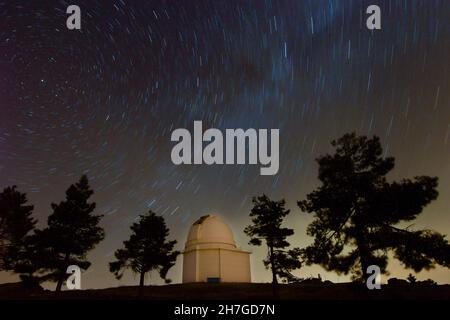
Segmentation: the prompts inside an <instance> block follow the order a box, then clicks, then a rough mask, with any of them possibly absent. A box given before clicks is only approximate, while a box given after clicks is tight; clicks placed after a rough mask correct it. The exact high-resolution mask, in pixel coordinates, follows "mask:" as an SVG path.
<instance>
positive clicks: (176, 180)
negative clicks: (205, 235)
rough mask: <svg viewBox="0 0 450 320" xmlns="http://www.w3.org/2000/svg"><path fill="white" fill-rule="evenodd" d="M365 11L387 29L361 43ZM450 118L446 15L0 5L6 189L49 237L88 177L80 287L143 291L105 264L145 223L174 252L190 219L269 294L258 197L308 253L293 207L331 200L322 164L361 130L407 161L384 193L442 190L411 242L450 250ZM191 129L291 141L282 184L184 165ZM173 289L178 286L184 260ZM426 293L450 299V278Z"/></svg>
mask: <svg viewBox="0 0 450 320" xmlns="http://www.w3.org/2000/svg"><path fill="white" fill-rule="evenodd" d="M70 4H77V5H79V6H80V8H81V30H73V31H70V30H68V29H67V28H66V19H67V17H68V16H69V15H68V14H66V8H67V6H68V5H70ZM371 4H377V5H379V6H380V8H381V15H382V29H381V30H374V31H371V30H368V29H367V28H366V18H367V17H368V15H367V14H366V8H367V6H369V5H371ZM449 101H450V1H448V0H442V1H434V0H424V1H376V0H370V1H350V0H345V1H344V0H342V1H320V0H310V1H301V0H297V1H270V0H266V1H264V0H258V1H256V0H255V1H229V0H227V1H223V0H220V1H197V0H196V1H153V0H152V1H92V0H90V1H70V2H66V1H59V2H58V1H50V2H48V1H18V2H16V3H14V2H13V1H7V2H4V1H1V2H0V188H4V187H6V186H8V185H17V186H18V188H19V190H20V191H22V192H26V193H27V194H28V198H29V200H30V202H31V203H32V204H34V205H35V210H34V214H35V216H36V217H37V218H38V219H39V226H40V227H42V226H44V225H45V223H46V218H47V216H48V215H49V214H50V213H51V208H50V203H51V202H59V201H61V200H63V199H64V192H65V190H66V189H67V187H68V186H69V185H70V184H71V183H74V182H76V181H77V180H78V179H79V177H80V176H81V175H82V174H87V175H88V177H89V179H90V182H91V186H92V187H93V189H94V190H95V195H94V197H93V199H94V200H95V201H96V203H97V209H96V213H99V214H104V215H105V217H104V218H103V220H102V222H101V225H102V226H103V227H104V228H105V232H106V237H105V240H104V241H103V242H101V243H100V244H99V245H98V246H97V247H96V248H95V249H94V250H93V251H92V252H91V253H90V255H89V257H90V260H91V262H92V263H93V265H92V266H91V268H90V269H89V270H88V271H87V272H85V273H83V278H82V287H83V288H91V287H108V286H117V285H124V284H137V282H138V279H137V277H133V276H132V275H131V274H130V273H129V274H128V276H126V277H124V278H123V279H122V280H121V281H117V280H115V279H114V277H113V275H112V274H111V273H109V271H108V266H107V264H108V262H110V261H112V260H113V252H114V251H115V250H116V249H117V248H119V247H121V246H122V241H123V240H125V239H126V238H128V236H129V226H130V224H131V223H133V221H134V220H135V218H136V217H137V216H138V215H139V214H142V213H144V212H145V211H147V210H148V209H151V210H153V211H155V212H156V213H158V214H160V215H163V216H164V218H165V219H166V222H167V224H168V226H169V227H170V229H171V237H172V238H173V239H176V240H178V242H179V243H178V249H182V247H183V246H184V241H185V237H186V235H187V232H188V228H189V225H190V224H191V223H192V222H193V221H194V220H195V219H196V218H198V217H199V216H201V215H204V214H207V213H212V212H215V213H219V214H221V215H222V216H223V217H224V219H225V220H226V221H227V222H228V223H229V224H230V225H231V227H232V229H233V232H234V234H235V238H236V240H237V242H238V245H239V246H241V247H242V248H244V249H250V250H252V251H253V255H252V261H251V262H252V278H253V281H255V282H262V281H269V279H270V273H269V272H268V271H266V270H265V269H264V266H263V264H262V262H261V260H262V259H263V257H264V255H265V250H264V249H258V248H254V247H250V246H249V245H248V244H247V242H248V238H246V236H245V235H244V234H243V231H242V230H243V228H244V227H245V226H246V225H247V224H248V223H249V222H250V220H249V217H248V213H249V211H250V208H251V198H252V196H255V195H258V194H260V193H262V192H265V193H266V194H268V195H269V196H271V197H273V198H274V199H280V198H283V197H284V198H286V200H287V206H288V208H290V209H291V210H292V211H291V214H290V216H289V218H288V220H287V225H289V226H290V227H292V228H295V231H296V235H295V236H293V237H291V238H290V242H291V244H293V245H295V246H301V247H303V246H305V245H307V244H309V243H310V242H311V241H312V238H310V237H308V236H307V235H306V234H305V229H306V226H307V224H308V223H309V222H311V221H312V217H311V216H309V215H307V214H306V213H302V212H301V211H300V209H299V208H298V207H297V206H296V201H297V200H301V199H304V197H305V195H306V194H307V193H308V192H311V191H312V190H313V189H314V188H315V187H317V186H318V185H319V182H318V180H317V169H318V167H317V164H316V163H315V161H314V159H315V158H316V157H318V156H319V155H321V154H324V153H326V152H331V151H332V149H331V146H330V143H329V142H330V141H331V140H333V139H336V138H338V137H340V136H341V135H343V134H344V133H346V132H351V131H356V132H357V133H358V134H366V135H373V134H376V135H378V136H380V138H381V141H382V143H383V147H384V150H385V154H386V155H390V156H394V157H395V158H396V167H395V169H394V170H393V172H392V174H390V175H389V178H391V179H400V178H403V177H408V178H412V177H414V176H416V175H432V176H438V177H439V188H438V190H439V192H440V195H439V198H438V199H437V200H436V201H434V202H433V203H432V204H431V205H429V206H428V207H427V208H426V209H425V210H424V213H423V215H421V216H420V218H419V219H418V220H416V221H415V224H414V226H413V228H431V229H434V230H436V231H438V232H442V233H444V234H448V235H450V200H449V199H450V196H449V195H450V103H449ZM194 120H202V121H203V127H204V129H206V128H208V127H214V128H219V129H221V130H225V129H226V128H243V129H247V128H256V129H259V128H264V129H271V128H274V129H280V169H279V172H278V174H276V175H274V176H261V175H260V173H259V168H260V165H213V166H207V165H182V166H176V165H174V164H173V163H172V161H171V158H170V152H171V148H172V147H173V146H174V143H173V142H171V141H170V135H171V132H172V131H173V130H174V129H176V128H187V129H189V130H190V131H192V130H193V121H194ZM389 270H390V271H391V276H396V277H406V276H407V275H408V273H409V272H411V271H410V270H403V269H402V268H400V267H399V264H397V263H391V264H390V268H389ZM317 273H321V275H322V278H325V279H329V280H332V281H346V280H348V279H349V278H348V277H345V276H340V277H339V276H337V275H336V274H335V273H326V272H324V271H323V269H321V268H320V267H318V266H312V267H307V268H302V269H300V270H298V271H297V272H295V274H297V275H298V276H301V277H308V276H310V275H314V276H316V275H317ZM169 277H170V278H172V279H173V281H174V282H180V281H181V257H180V259H179V260H178V262H177V265H176V266H175V267H174V268H172V269H171V271H170V272H169ZM157 278H158V277H157V276H156V275H153V276H152V277H151V278H149V279H148V280H147V282H149V281H152V283H159V282H158V279H157ZM417 278H418V279H421V280H422V279H427V278H433V279H434V280H436V281H437V282H439V283H443V282H447V283H448V282H449V279H450V271H449V270H448V269H442V268H437V269H435V270H434V271H431V272H422V273H420V274H418V275H417ZM16 279H17V278H15V277H12V276H10V275H7V274H5V273H0V282H7V281H15V280H16ZM383 280H384V281H385V280H386V278H383ZM52 287H53V285H52Z"/></svg>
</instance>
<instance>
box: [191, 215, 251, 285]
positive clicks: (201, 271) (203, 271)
mask: <svg viewBox="0 0 450 320" xmlns="http://www.w3.org/2000/svg"><path fill="white" fill-rule="evenodd" d="M250 281H251V274H250V252H248V251H244V250H241V249H239V248H238V247H237V246H236V243H235V241H234V237H233V233H232V232H231V229H230V227H229V226H228V225H227V224H226V223H225V222H224V221H223V220H222V218H221V217H220V216H218V215H212V214H209V215H206V216H202V217H200V218H199V219H197V220H196V221H195V222H194V223H193V224H192V226H191V228H190V229H189V232H188V236H187V240H186V245H185V249H184V252H183V282H184V283H187V282H250Z"/></svg>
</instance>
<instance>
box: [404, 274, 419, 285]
mask: <svg viewBox="0 0 450 320" xmlns="http://www.w3.org/2000/svg"><path fill="white" fill-rule="evenodd" d="M406 280H408V282H409V283H411V284H414V283H416V282H417V279H416V277H414V276H413V275H412V273H410V274H409V275H408V278H406Z"/></svg>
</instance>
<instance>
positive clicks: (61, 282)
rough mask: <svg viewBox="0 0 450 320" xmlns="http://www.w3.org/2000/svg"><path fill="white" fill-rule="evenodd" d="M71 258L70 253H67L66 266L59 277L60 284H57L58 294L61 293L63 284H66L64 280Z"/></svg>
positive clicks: (64, 265)
mask: <svg viewBox="0 0 450 320" xmlns="http://www.w3.org/2000/svg"><path fill="white" fill-rule="evenodd" d="M69 258H70V253H66V256H65V257H64V264H63V268H62V270H60V274H59V275H58V283H57V284H56V290H55V291H56V292H60V291H61V288H62V285H63V282H64V278H65V275H66V269H67V267H68V263H69Z"/></svg>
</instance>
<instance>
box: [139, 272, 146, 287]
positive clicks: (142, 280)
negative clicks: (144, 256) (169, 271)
mask: <svg viewBox="0 0 450 320" xmlns="http://www.w3.org/2000/svg"><path fill="white" fill-rule="evenodd" d="M144 281H145V272H144V271H141V274H140V276H139V287H143V286H144Z"/></svg>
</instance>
